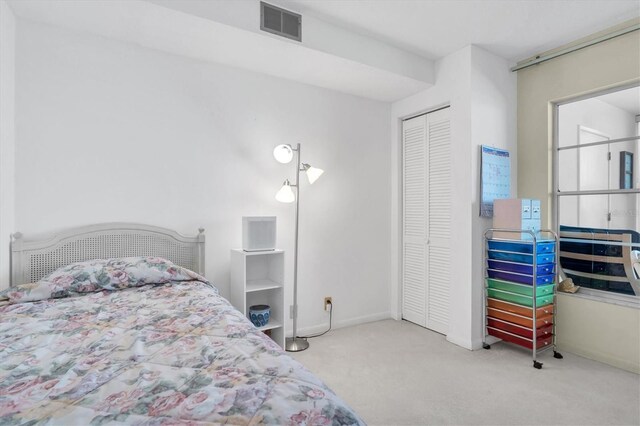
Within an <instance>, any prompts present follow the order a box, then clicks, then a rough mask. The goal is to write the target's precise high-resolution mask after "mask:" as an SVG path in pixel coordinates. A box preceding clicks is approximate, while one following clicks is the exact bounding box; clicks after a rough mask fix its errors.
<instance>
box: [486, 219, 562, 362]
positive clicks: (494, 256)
mask: <svg viewBox="0 0 640 426" xmlns="http://www.w3.org/2000/svg"><path fill="white" fill-rule="evenodd" d="M496 234H499V235H500V238H497V237H494V235H496ZM543 234H544V235H549V236H550V237H548V238H541V235H543ZM511 235H513V236H514V237H513V238H511V237H510V236H511ZM484 239H485V260H484V265H485V279H484V282H485V289H484V297H483V301H484V306H483V310H484V316H483V318H484V341H483V347H484V348H485V349H491V346H490V345H489V344H488V343H487V340H488V336H492V337H493V339H492V340H496V339H498V340H502V341H504V342H509V343H512V344H515V345H518V346H521V347H523V348H525V349H528V350H530V351H531V356H532V359H533V367H534V368H537V369H540V368H542V363H541V362H539V361H538V360H537V357H538V355H539V354H540V353H542V352H544V351H546V350H548V349H551V348H553V357H554V358H557V359H562V355H561V354H560V353H559V352H558V351H556V340H555V313H556V312H557V309H556V287H557V286H556V284H557V277H558V268H557V265H558V236H557V235H556V234H555V232H553V231H551V230H547V229H545V230H541V231H539V232H537V233H535V232H533V231H529V230H525V229H502V228H491V229H488V230H487V231H486V232H485V234H484Z"/></svg>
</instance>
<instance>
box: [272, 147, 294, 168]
mask: <svg viewBox="0 0 640 426" xmlns="http://www.w3.org/2000/svg"><path fill="white" fill-rule="evenodd" d="M273 156H274V158H275V159H276V160H277V161H278V162H279V163H282V164H287V163H290V162H291V160H293V148H292V147H291V145H278V146H276V147H275V148H274V149H273Z"/></svg>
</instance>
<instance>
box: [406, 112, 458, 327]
mask: <svg viewBox="0 0 640 426" xmlns="http://www.w3.org/2000/svg"><path fill="white" fill-rule="evenodd" d="M402 137H403V138H402V140H403V178H402V183H403V227H402V232H403V235H402V238H403V240H402V245H403V246H402V249H403V253H402V256H403V258H402V296H403V297H402V317H403V318H404V319H406V320H408V321H411V322H414V323H416V324H419V325H421V326H423V327H427V328H430V329H432V330H435V331H437V332H440V333H444V334H446V333H447V332H448V330H449V287H450V285H451V279H450V276H451V188H452V185H451V177H452V172H451V136H450V119H449V108H446V109H443V110H440V111H436V112H433V113H429V114H426V115H421V116H419V117H415V118H412V119H410V120H406V121H404V122H403V127H402Z"/></svg>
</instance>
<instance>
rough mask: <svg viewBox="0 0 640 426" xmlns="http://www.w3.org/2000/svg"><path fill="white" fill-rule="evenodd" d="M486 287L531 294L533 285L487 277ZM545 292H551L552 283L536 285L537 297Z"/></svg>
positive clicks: (526, 294)
mask: <svg viewBox="0 0 640 426" xmlns="http://www.w3.org/2000/svg"><path fill="white" fill-rule="evenodd" d="M487 287H489V288H497V289H498V290H504V291H510V292H511V293H518V294H524V295H525V296H532V295H533V287H532V286H530V285H527V284H516V283H512V282H509V281H502V280H496V279H494V278H487ZM547 294H553V284H550V285H539V286H536V296H538V297H539V296H544V295H547Z"/></svg>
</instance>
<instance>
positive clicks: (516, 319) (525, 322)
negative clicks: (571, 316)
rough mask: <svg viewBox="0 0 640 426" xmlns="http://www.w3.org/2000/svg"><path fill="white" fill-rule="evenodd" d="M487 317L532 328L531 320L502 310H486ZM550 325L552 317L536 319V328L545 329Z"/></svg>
mask: <svg viewBox="0 0 640 426" xmlns="http://www.w3.org/2000/svg"><path fill="white" fill-rule="evenodd" d="M487 315H489V316H490V317H493V318H498V319H501V320H503V321H508V322H512V323H514V324H518V325H521V326H523V327H527V328H533V319H531V318H529V317H525V316H522V315H517V314H513V313H511V312H507V311H503V310H502V309H496V308H487ZM550 324H553V315H547V316H544V317H540V318H536V328H540V327H545V326H547V325H550Z"/></svg>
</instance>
